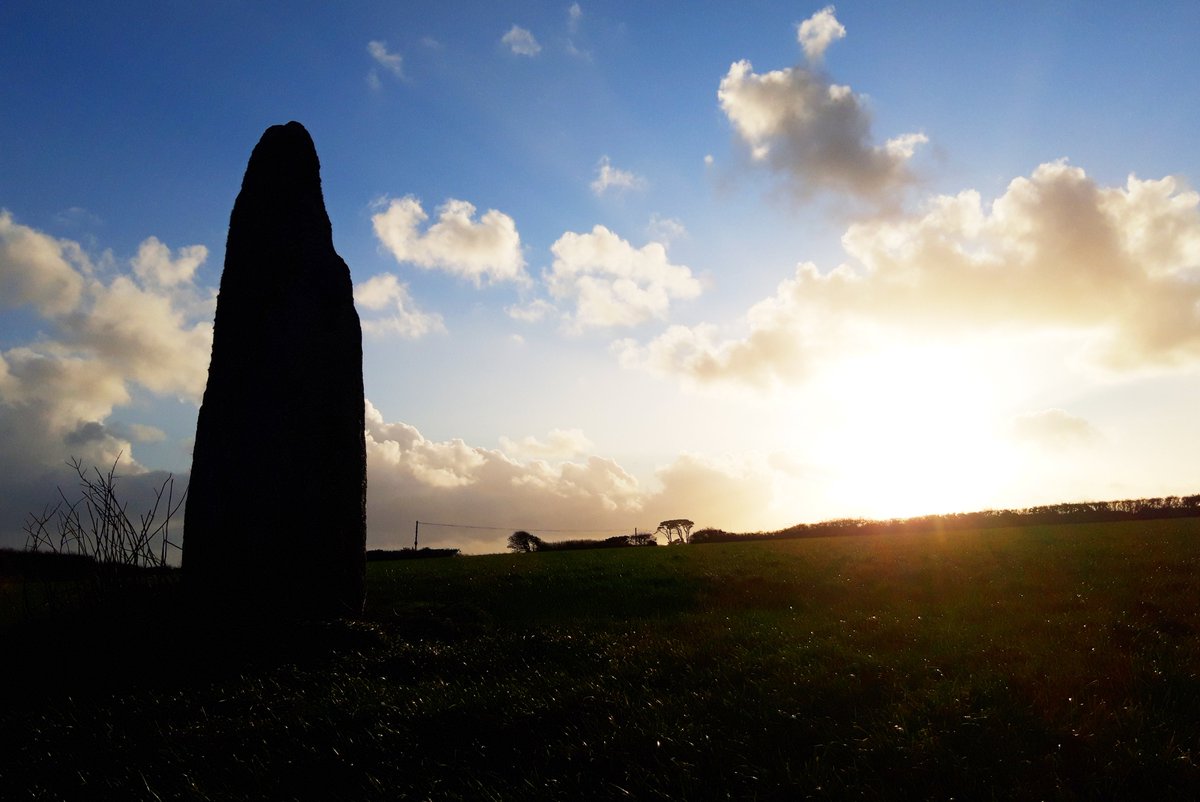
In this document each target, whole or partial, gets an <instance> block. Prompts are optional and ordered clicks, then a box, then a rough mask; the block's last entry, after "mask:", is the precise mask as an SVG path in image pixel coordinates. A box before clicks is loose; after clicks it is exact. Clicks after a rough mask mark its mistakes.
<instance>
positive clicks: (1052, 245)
mask: <svg viewBox="0 0 1200 802" xmlns="http://www.w3.org/2000/svg"><path fill="white" fill-rule="evenodd" d="M842 243H843V247H844V248H845V250H846V252H847V254H848V255H849V256H850V257H851V262H850V263H848V264H844V265H841V266H839V267H838V268H836V269H835V270H832V271H829V272H827V273H822V272H820V271H819V270H818V269H817V267H816V266H815V265H813V264H811V263H805V264H801V265H800V266H798V267H797V269H796V272H795V275H794V276H793V277H792V278H790V279H787V280H785V281H783V282H782V283H780V285H779V286H778V288H777V289H776V291H775V293H774V294H773V295H772V296H771V297H769V298H767V299H765V300H763V301H761V302H759V303H758V304H756V305H755V306H754V307H753V308H751V310H750V311H749V312H748V314H747V316H746V319H745V321H744V322H743V328H744V330H745V331H746V333H745V334H743V335H741V336H733V337H730V336H727V335H726V336H722V334H721V332H720V331H719V330H718V329H717V328H716V327H714V326H711V325H700V326H696V327H691V328H685V327H680V326H676V327H672V328H670V329H668V330H667V331H666V332H665V333H664V334H662V335H661V336H660V337H658V338H656V339H655V340H653V341H651V342H650V343H647V344H645V345H639V344H637V343H635V342H633V341H630V340H625V341H622V342H621V343H618V344H617V345H616V351H617V354H618V356H619V358H620V360H621V362H622V364H623V365H625V366H627V367H637V368H643V369H649V370H653V371H657V372H663V373H669V374H673V375H678V376H681V377H683V378H685V379H687V380H689V381H692V382H696V383H700V384H711V383H722V382H728V383H735V384H743V385H750V386H757V387H761V386H769V385H771V384H774V383H796V382H799V381H801V380H803V379H804V378H805V377H806V376H807V375H808V374H809V373H810V372H811V370H812V368H813V366H814V365H815V364H818V363H820V362H821V361H822V360H823V359H825V358H826V357H827V356H828V355H830V354H834V353H842V352H845V351H846V350H847V349H848V348H851V347H855V346H856V344H861V342H863V341H865V340H867V339H870V338H872V337H874V338H876V339H879V338H882V339H886V338H887V337H890V336H895V335H897V334H907V335H910V336H916V337H926V338H942V339H954V338H961V337H965V336H971V335H983V334H1000V335H1005V334H1012V335H1025V334H1037V333H1051V332H1056V333H1062V332H1072V333H1073V334H1074V336H1075V337H1077V338H1078V339H1079V340H1080V341H1081V342H1083V343H1085V344H1086V348H1087V355H1088V356H1089V357H1090V359H1091V360H1092V361H1093V363H1096V364H1099V365H1101V366H1104V367H1106V368H1108V369H1110V370H1135V369H1141V368H1155V367H1157V368H1163V367H1171V366H1181V365H1182V366H1188V365H1195V364H1196V363H1197V362H1200V312H1198V310H1200V194H1197V193H1196V192H1193V191H1190V190H1186V189H1184V188H1183V187H1182V185H1181V184H1180V182H1179V181H1178V180H1177V179H1174V178H1169V177H1168V178H1163V179H1159V180H1145V181H1144V180H1141V179H1138V178H1136V177H1133V176H1131V177H1130V178H1129V180H1128V182H1127V183H1126V185H1125V186H1124V187H1101V186H1099V185H1097V184H1096V182H1095V181H1093V180H1092V179H1091V178H1089V177H1088V176H1087V175H1086V174H1085V173H1084V172H1083V170H1081V169H1079V168H1077V167H1073V166H1070V165H1069V164H1067V163H1066V162H1062V161H1060V162H1053V163H1048V164H1043V165H1041V166H1040V167H1038V168H1037V169H1036V170H1034V172H1033V174H1032V175H1031V176H1030V177H1028V178H1017V179H1014V180H1013V181H1012V182H1011V183H1010V184H1009V186H1008V188H1007V190H1006V191H1005V193H1004V194H1003V195H1002V196H1000V197H999V198H997V199H996V200H995V201H994V202H993V203H992V204H991V206H990V208H987V207H985V206H984V205H983V203H982V201H981V198H980V195H979V193H978V192H975V191H974V190H966V191H963V192H961V193H959V194H958V195H954V196H939V197H936V198H934V199H932V200H931V201H929V202H928V203H927V204H926V206H925V208H924V209H923V210H922V211H921V212H919V213H915V214H910V215H907V216H902V217H897V218H889V219H878V220H870V221H866V222H861V223H857V224H855V225H852V226H850V227H849V229H848V230H847V231H846V233H845V235H844V236H843V237H842Z"/></svg>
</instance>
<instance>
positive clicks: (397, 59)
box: [367, 40, 404, 90]
mask: <svg viewBox="0 0 1200 802" xmlns="http://www.w3.org/2000/svg"><path fill="white" fill-rule="evenodd" d="M367 52H368V53H369V54H370V55H371V58H372V59H374V61H375V63H376V65H377V66H375V67H372V68H371V70H370V72H368V73H367V85H368V86H369V87H371V89H373V90H378V89H380V88H381V87H382V86H383V82H382V80H380V77H379V71H380V70H381V69H382V70H384V71H386V72H388V73H390V74H392V75H393V76H395V77H396V78H401V79H402V78H404V58H403V56H401V55H400V54H399V53H391V52H389V51H388V49H387V43H386V42H381V41H377V40H372V41H370V42H367Z"/></svg>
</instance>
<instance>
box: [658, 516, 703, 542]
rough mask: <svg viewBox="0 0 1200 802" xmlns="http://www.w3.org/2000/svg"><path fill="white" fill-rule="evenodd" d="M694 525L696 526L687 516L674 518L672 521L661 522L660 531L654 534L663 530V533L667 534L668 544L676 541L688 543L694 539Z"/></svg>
mask: <svg viewBox="0 0 1200 802" xmlns="http://www.w3.org/2000/svg"><path fill="white" fill-rule="evenodd" d="M693 526H695V524H694V523H692V522H691V521H689V520H688V519H687V518H674V519H672V520H670V521H663V522H662V523H660V524H659V525H658V531H656V532H655V533H654V534H656V535H657V534H659V533H660V532H661V533H662V534H664V535H666V537H667V545H668V546H670V545H673V544H675V543H687V542H689V541H690V540H691V539H692V527H693Z"/></svg>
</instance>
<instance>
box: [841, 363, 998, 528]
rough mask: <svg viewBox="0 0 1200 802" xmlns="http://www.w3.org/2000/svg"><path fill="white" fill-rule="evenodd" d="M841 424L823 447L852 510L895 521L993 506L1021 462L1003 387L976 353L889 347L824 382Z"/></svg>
mask: <svg viewBox="0 0 1200 802" xmlns="http://www.w3.org/2000/svg"><path fill="white" fill-rule="evenodd" d="M826 378H827V383H826V385H825V389H826V391H827V392H829V393H830V394H831V400H833V401H834V404H835V410H834V412H833V415H832V422H834V423H835V425H833V426H832V427H830V429H829V431H828V432H827V433H826V437H825V442H823V443H822V444H821V446H822V452H823V457H824V459H825V460H827V462H826V464H827V465H828V466H829V468H830V470H831V471H833V472H834V473H835V474H836V475H837V478H836V480H835V482H834V485H835V486H836V487H837V488H838V491H837V492H839V493H842V492H844V493H845V494H846V495H847V497H846V498H845V499H844V500H843V501H845V502H852V503H851V504H847V507H848V508H853V509H858V510H863V511H864V514H865V515H867V516H868V517H877V518H890V517H906V516H912V515H921V514H926V513H945V512H957V511H965V510H972V509H980V508H986V507H990V506H993V505H994V504H995V503H996V500H997V499H999V498H1000V497H1001V496H1002V493H1001V491H1002V489H1003V487H1004V486H1005V485H1007V484H1008V483H1009V481H1010V480H1011V478H1012V476H1013V473H1014V471H1015V466H1016V460H1015V457H1014V453H1013V448H1012V446H1011V444H1010V443H1008V442H1007V439H1006V438H1005V436H1004V431H1003V426H1002V420H1003V416H1002V415H1001V414H1000V407H1001V404H1002V402H1003V399H1002V398H1001V395H1002V393H1003V392H1005V390H1004V389H1003V388H1005V383H1004V382H1003V381H1002V380H1001V379H1000V377H999V376H998V375H997V373H996V372H995V370H994V369H993V370H989V366H988V365H987V364H985V361H984V360H981V359H980V356H979V354H978V353H977V352H976V353H968V352H967V351H966V350H965V349H962V348H956V347H949V346H907V347H893V348H889V349H887V350H886V351H884V352H879V353H876V354H873V355H871V356H868V357H858V358H854V359H852V360H847V361H845V362H843V363H841V364H840V365H839V367H837V368H836V369H834V370H832V371H831V372H830V373H829V375H828V376H827V377H826Z"/></svg>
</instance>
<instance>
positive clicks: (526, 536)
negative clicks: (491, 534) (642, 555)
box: [508, 530, 658, 553]
mask: <svg viewBox="0 0 1200 802" xmlns="http://www.w3.org/2000/svg"><path fill="white" fill-rule="evenodd" d="M657 545H658V541H657V540H655V539H654V535H652V534H650V533H648V532H638V533H635V534H632V535H614V536H613V537H606V538H604V539H603V540H542V539H541V538H540V537H538V536H537V535H534V534H530V533H529V532H525V531H523V530H522V531H520V532H513V533H512V534H511V535H509V536H508V550H509V551H514V552H517V553H526V552H533V551H574V550H577V549H623V548H629V547H631V546H657Z"/></svg>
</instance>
